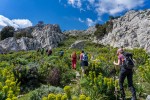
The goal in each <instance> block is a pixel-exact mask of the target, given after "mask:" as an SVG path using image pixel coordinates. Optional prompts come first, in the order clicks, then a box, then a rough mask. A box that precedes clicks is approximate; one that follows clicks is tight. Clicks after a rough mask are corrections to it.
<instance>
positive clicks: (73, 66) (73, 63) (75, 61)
mask: <svg viewBox="0 0 150 100" xmlns="http://www.w3.org/2000/svg"><path fill="white" fill-rule="evenodd" d="M71 62H72V69H75V70H76V63H77V55H76V52H75V51H74V52H73V53H72V54H71Z"/></svg>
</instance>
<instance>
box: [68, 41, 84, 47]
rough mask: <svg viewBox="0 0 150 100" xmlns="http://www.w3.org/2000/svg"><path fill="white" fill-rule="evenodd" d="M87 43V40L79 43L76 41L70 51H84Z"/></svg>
mask: <svg viewBox="0 0 150 100" xmlns="http://www.w3.org/2000/svg"><path fill="white" fill-rule="evenodd" d="M85 42H86V40H78V41H75V42H74V43H73V44H72V45H71V46H70V48H69V49H83V48H84V46H85Z"/></svg>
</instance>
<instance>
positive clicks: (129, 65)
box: [123, 53, 135, 69]
mask: <svg viewBox="0 0 150 100" xmlns="http://www.w3.org/2000/svg"><path fill="white" fill-rule="evenodd" d="M123 56H124V58H125V59H124V61H123V67H124V68H125V69H133V67H134V66H135V65H134V61H133V59H132V54H131V53H123Z"/></svg>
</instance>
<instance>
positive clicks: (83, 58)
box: [80, 50, 88, 76]
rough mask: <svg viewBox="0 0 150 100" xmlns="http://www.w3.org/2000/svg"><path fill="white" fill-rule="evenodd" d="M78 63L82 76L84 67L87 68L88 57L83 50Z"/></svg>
mask: <svg viewBox="0 0 150 100" xmlns="http://www.w3.org/2000/svg"><path fill="white" fill-rule="evenodd" d="M80 61H81V63H80V66H81V70H82V74H83V75H84V74H85V66H88V56H87V54H86V53H84V51H83V50H82V52H81V54H80ZM83 75H82V76H83Z"/></svg>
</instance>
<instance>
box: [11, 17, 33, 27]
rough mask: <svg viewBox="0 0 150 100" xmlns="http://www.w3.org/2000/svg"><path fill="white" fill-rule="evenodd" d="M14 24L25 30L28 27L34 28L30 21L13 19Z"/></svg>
mask: <svg viewBox="0 0 150 100" xmlns="http://www.w3.org/2000/svg"><path fill="white" fill-rule="evenodd" d="M12 22H14V23H15V24H17V25H18V26H19V28H25V27H28V26H32V23H31V21H29V20H28V19H13V20H12Z"/></svg>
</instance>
